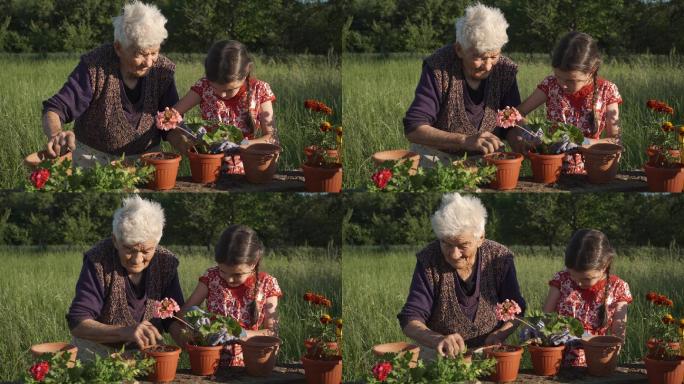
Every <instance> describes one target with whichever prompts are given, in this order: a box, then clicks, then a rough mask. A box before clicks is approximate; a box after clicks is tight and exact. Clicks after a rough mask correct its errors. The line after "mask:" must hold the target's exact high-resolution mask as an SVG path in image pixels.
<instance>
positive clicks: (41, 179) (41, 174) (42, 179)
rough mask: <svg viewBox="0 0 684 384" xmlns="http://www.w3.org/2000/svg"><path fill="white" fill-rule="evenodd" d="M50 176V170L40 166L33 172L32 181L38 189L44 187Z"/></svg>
mask: <svg viewBox="0 0 684 384" xmlns="http://www.w3.org/2000/svg"><path fill="white" fill-rule="evenodd" d="M49 178H50V170H48V169H45V168H39V169H36V170H35V171H33V173H31V183H33V186H34V187H36V188H38V189H43V187H44V186H45V183H47V181H48V179H49Z"/></svg>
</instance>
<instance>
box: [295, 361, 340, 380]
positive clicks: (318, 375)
mask: <svg viewBox="0 0 684 384" xmlns="http://www.w3.org/2000/svg"><path fill="white" fill-rule="evenodd" d="M302 365H303V366H304V377H305V378H306V384H340V383H341V382H342V356H332V357H331V358H329V359H326V360H311V359H308V358H306V357H302Z"/></svg>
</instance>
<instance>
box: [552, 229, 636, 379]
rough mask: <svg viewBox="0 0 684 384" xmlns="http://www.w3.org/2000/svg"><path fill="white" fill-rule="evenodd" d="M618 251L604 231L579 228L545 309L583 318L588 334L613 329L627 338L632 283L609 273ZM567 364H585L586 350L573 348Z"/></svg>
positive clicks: (605, 332) (567, 356)
mask: <svg viewBox="0 0 684 384" xmlns="http://www.w3.org/2000/svg"><path fill="white" fill-rule="evenodd" d="M614 257H615V251H614V250H613V248H612V247H611V246H610V243H609V242H608V238H607V237H606V235H604V234H603V233H602V232H600V231H597V230H593V229H580V230H578V231H577V232H575V233H574V235H573V236H572V238H571V239H570V244H568V246H567V248H566V249H565V267H566V269H565V270H563V271H560V272H558V273H556V275H555V276H554V277H553V279H551V281H549V286H550V287H549V294H548V296H547V297H546V302H545V303H544V312H558V313H559V314H560V315H564V316H572V317H574V318H576V319H578V320H579V321H581V322H582V325H583V326H584V330H585V334H586V333H589V334H591V335H605V334H607V333H611V334H613V335H615V336H619V337H621V338H623V340H624V338H625V332H626V329H627V304H629V303H631V302H632V294H631V293H630V292H629V285H627V283H626V282H625V281H623V280H621V279H620V278H619V277H617V276H615V275H611V274H610V266H611V263H612V262H613V258H614ZM565 364H567V365H571V366H586V361H585V357H584V350H582V349H576V348H571V349H569V350H568V352H567V353H566V355H565Z"/></svg>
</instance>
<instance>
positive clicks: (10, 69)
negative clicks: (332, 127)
mask: <svg viewBox="0 0 684 384" xmlns="http://www.w3.org/2000/svg"><path fill="white" fill-rule="evenodd" d="M168 56H169V57H170V58H171V59H172V60H174V61H175V62H176V64H177V69H176V86H177V88H178V93H179V95H180V97H182V96H183V95H185V93H186V92H187V91H188V90H189V89H190V86H191V85H192V84H193V83H194V82H195V81H197V80H198V79H199V78H201V77H202V76H203V74H204V66H203V62H204V55H199V54H198V55H174V54H173V53H169V54H168ZM78 59H79V55H77V54H69V55H51V56H48V57H47V58H40V57H37V56H20V55H0V67H2V68H3V70H2V71H0V138H2V141H3V144H2V146H0V189H7V188H16V187H18V186H19V185H20V183H21V180H22V179H23V178H24V177H27V175H28V173H27V170H26V169H24V167H23V166H22V159H23V158H24V156H26V155H27V154H29V153H31V152H35V151H37V150H40V149H43V147H44V146H45V143H46V141H47V140H46V138H45V136H44V135H43V132H42V129H41V111H42V101H43V100H46V99H47V98H49V97H51V96H52V95H53V94H55V93H56V92H57V91H58V90H59V89H60V88H61V87H62V85H63V84H64V82H65V80H66V79H67V76H68V75H69V74H70V73H71V71H72V70H73V69H74V67H75V66H76V64H77V63H78ZM255 68H256V69H255V75H256V77H257V78H259V79H261V80H264V81H266V82H268V83H269V84H270V85H271V87H272V89H273V92H274V93H275V95H276V97H277V100H276V102H275V104H274V108H275V118H276V125H277V127H278V129H279V133H280V137H281V144H282V146H283V148H284V152H283V154H282V155H281V160H280V164H279V166H280V168H281V169H293V168H298V167H299V165H300V164H301V162H302V159H303V157H304V153H303V148H304V147H305V142H304V138H305V130H307V129H316V126H305V125H304V121H305V120H304V119H305V117H306V114H305V110H304V108H303V103H304V100H305V99H309V98H317V99H320V100H323V101H325V102H326V103H327V104H328V105H330V106H331V107H332V108H333V109H335V111H337V113H339V112H340V111H341V98H342V95H341V92H342V91H341V88H340V81H341V80H340V70H339V62H338V61H337V60H336V59H334V58H328V57H316V56H305V55H301V56H293V57H289V58H284V59H278V60H274V59H259V58H256V67H255ZM193 115H199V109H198V108H195V109H193V111H191V114H190V116H193ZM337 121H340V118H339V117H337ZM164 145H165V147H167V146H168V144H166V143H164ZM168 148H170V146H168ZM189 174H190V168H189V164H188V163H187V159H184V160H183V163H181V173H180V175H181V176H183V175H189Z"/></svg>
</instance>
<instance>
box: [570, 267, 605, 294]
mask: <svg viewBox="0 0 684 384" xmlns="http://www.w3.org/2000/svg"><path fill="white" fill-rule="evenodd" d="M568 272H569V273H570V278H571V279H572V280H573V281H574V282H575V283H577V285H579V287H580V288H582V289H586V288H591V287H593V286H594V285H596V283H598V282H599V281H601V280H603V279H605V277H606V271H605V270H600V269H590V270H588V271H576V270H574V269H572V268H568Z"/></svg>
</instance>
